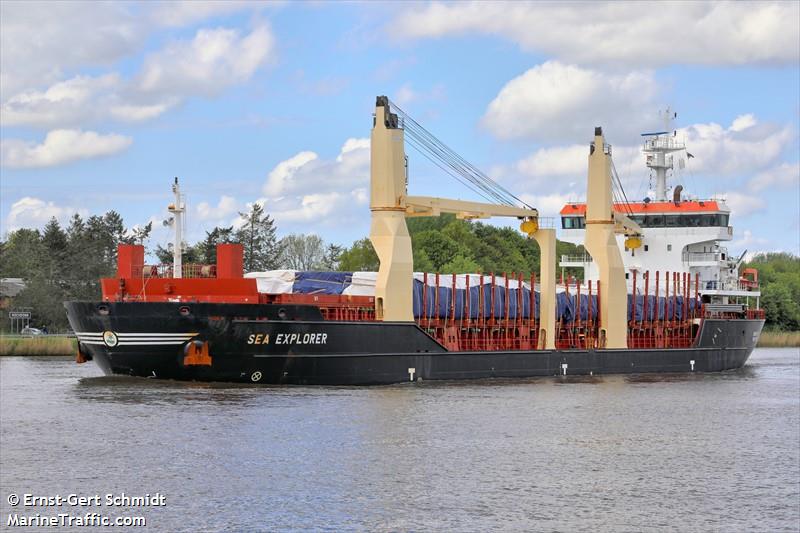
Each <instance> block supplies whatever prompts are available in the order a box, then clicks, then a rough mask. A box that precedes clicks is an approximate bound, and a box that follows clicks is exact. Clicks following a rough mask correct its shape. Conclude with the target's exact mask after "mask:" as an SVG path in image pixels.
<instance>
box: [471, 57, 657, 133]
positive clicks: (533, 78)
mask: <svg viewBox="0 0 800 533" xmlns="http://www.w3.org/2000/svg"><path fill="white" fill-rule="evenodd" d="M656 95H657V86H656V81H655V78H654V77H653V74H652V72H649V71H634V72H630V73H628V74H624V75H618V74H608V73H604V72H600V71H596V70H591V69H586V68H581V67H578V66H575V65H566V64H563V63H560V62H558V61H548V62H546V63H543V64H541V65H537V66H535V67H533V68H531V69H530V70H528V71H527V72H525V73H524V74H522V75H520V76H518V77H516V78H514V79H513V80H511V81H509V82H508V83H506V85H505V86H504V87H503V88H502V89H501V90H500V92H499V93H498V95H497V96H496V97H495V98H494V100H492V102H491V103H490V104H489V107H488V109H487V110H486V114H485V115H484V117H483V124H484V125H485V126H486V127H487V128H488V129H489V130H490V131H491V132H492V133H494V135H495V136H497V137H498V138H500V139H513V138H528V139H539V140H543V141H550V142H552V141H559V140H562V141H563V140H572V141H577V140H587V141H588V140H591V138H592V136H593V134H594V126H603V127H604V130H605V133H606V135H607V136H610V138H611V139H612V140H613V139H615V138H616V139H620V138H625V137H629V136H631V135H636V134H638V133H640V132H641V131H642V130H641V128H643V127H645V126H646V125H648V124H651V123H652V122H653V115H652V114H651V113H652V112H654V110H655V108H656V105H655V97H656ZM650 110H653V111H650Z"/></svg>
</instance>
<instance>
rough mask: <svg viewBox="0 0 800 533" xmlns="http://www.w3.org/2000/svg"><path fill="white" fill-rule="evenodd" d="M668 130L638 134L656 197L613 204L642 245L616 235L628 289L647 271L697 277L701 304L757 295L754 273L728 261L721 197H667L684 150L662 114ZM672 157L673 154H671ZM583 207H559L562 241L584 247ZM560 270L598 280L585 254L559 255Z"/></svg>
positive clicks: (678, 189) (678, 190) (729, 232)
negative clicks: (633, 224) (637, 229)
mask: <svg viewBox="0 0 800 533" xmlns="http://www.w3.org/2000/svg"><path fill="white" fill-rule="evenodd" d="M666 116H667V123H666V126H667V127H668V129H667V130H666V131H659V132H653V133H645V134H642V135H643V136H644V137H645V138H646V139H645V141H644V145H643V147H642V152H643V153H644V155H645V156H646V160H645V162H646V165H647V167H648V168H650V169H651V173H652V174H651V175H652V177H653V178H654V180H655V187H654V189H655V199H652V200H651V199H650V198H645V199H644V200H642V201H638V202H625V203H617V204H615V205H614V210H615V211H618V212H620V213H624V214H626V215H627V216H628V217H629V218H631V219H632V220H633V221H634V222H637V223H638V224H639V226H641V228H642V231H643V238H642V242H641V246H640V247H638V248H635V249H628V248H626V247H625V236H624V235H618V236H617V243H618V245H619V247H620V249H621V250H623V253H622V257H623V262H624V264H625V272H626V274H625V276H626V278H627V279H628V280H629V288H630V289H632V286H631V285H632V281H631V280H632V279H633V277H634V276H637V277H638V279H639V286H638V287H637V292H640V290H641V281H642V276H643V274H644V273H645V272H647V271H649V272H651V275H652V273H655V272H656V271H659V272H662V275H663V273H664V272H670V273H675V272H677V273H679V274H683V273H688V274H689V275H690V276H691V280H692V282H694V280H695V279H696V276H697V275H699V279H700V285H699V292H700V294H701V295H702V297H703V300H704V301H706V302H712V303H729V302H730V303H733V302H734V301H738V300H739V299H741V298H745V299H747V298H751V297H752V298H756V299H758V298H759V296H760V292H759V291H758V284H757V278H756V276H757V274H756V273H755V272H754V271H745V272H743V273H742V274H743V275H740V272H739V266H740V264H741V259H742V258H741V257H731V256H730V255H729V253H728V250H727V249H726V248H725V246H723V243H724V242H726V241H730V240H732V239H733V227H732V226H731V225H730V216H731V211H730V209H729V208H728V206H727V205H726V204H725V201H724V199H720V198H715V199H710V200H697V199H685V198H684V197H683V195H682V191H683V187H682V186H681V185H677V186H675V187H674V189H673V190H672V197H671V198H668V196H667V194H668V193H667V179H668V177H669V174H670V171H671V170H672V169H673V165H674V163H675V162H676V161H677V163H678V165H681V166H683V164H684V159H683V158H682V157H678V158H677V159H676V155H677V156H680V155H682V154H680V152H683V153H686V152H685V150H686V148H685V146H684V144H683V143H682V142H680V141H678V140H677V139H676V135H675V133H674V131H672V130H671V120H672V119H673V118H674V114H673V113H672V112H670V111H669V110H668V111H667V113H666ZM673 154H676V155H673ZM585 214H586V205H585V204H583V203H569V204H567V205H565V206H564V207H563V208H562V209H561V228H562V229H561V237H560V238H561V240H564V241H567V242H571V243H573V244H583V243H584V238H585V225H586V218H585ZM560 266H561V267H579V268H583V269H584V274H585V275H584V280H596V279H598V274H599V272H598V270H597V268H596V266H595V264H594V263H593V262H592V259H591V257H589V256H588V254H587V255H584V256H580V257H570V256H562V257H561V261H560Z"/></svg>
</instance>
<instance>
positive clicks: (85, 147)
mask: <svg viewBox="0 0 800 533" xmlns="http://www.w3.org/2000/svg"><path fill="white" fill-rule="evenodd" d="M132 142H133V140H132V139H131V138H130V137H125V136H124V135H117V134H114V133H111V134H107V135H103V134H100V133H96V132H94V131H81V130H53V131H51V132H49V133H48V134H47V136H46V137H45V138H44V141H42V142H41V143H39V144H36V143H33V142H28V141H22V140H18V139H8V140H4V141H3V142H2V144H0V162H2V165H3V166H5V167H12V168H31V167H50V166H55V165H61V164H64V163H69V162H72V161H76V160H79V159H90V158H95V157H103V156H109V155H112V154H115V153H117V152H121V151H122V150H125V149H126V148H128V147H129V146H130V145H131V143H132Z"/></svg>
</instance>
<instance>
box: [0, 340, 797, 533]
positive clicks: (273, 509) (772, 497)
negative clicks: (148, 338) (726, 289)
mask: <svg viewBox="0 0 800 533" xmlns="http://www.w3.org/2000/svg"><path fill="white" fill-rule="evenodd" d="M0 376H1V378H0V379H1V381H0V385H1V388H0V430H1V431H0V490H1V491H2V499H1V502H0V509H2V525H0V529H3V530H5V529H9V530H22V529H28V530H33V531H50V530H53V531H56V530H58V528H45V527H28V528H22V527H8V520H9V516H10V515H11V514H14V513H16V515H17V516H18V517H31V516H33V515H36V514H38V515H41V516H57V515H58V514H59V513H64V514H70V515H74V516H79V517H85V515H87V513H97V514H98V515H104V516H108V517H111V518H112V519H113V517H116V516H127V517H132V516H142V517H144V518H145V520H146V524H147V525H146V527H139V528H133V530H134V531H135V530H140V531H276V530H329V531H350V530H356V531H458V532H468V531H481V532H483V531H492V530H505V531H726V532H727V531H798V529H799V528H800V351H798V350H797V349H759V350H757V351H756V352H755V353H754V355H753V356H752V357H751V359H750V361H749V363H748V365H747V366H746V367H745V368H744V369H743V370H740V371H736V372H730V373H725V374H716V375H711V374H709V375H680V376H674V375H673V376H656V377H653V376H639V377H602V378H588V379H579V378H567V379H566V380H562V379H557V378H552V379H532V380H524V381H497V380H484V381H477V382H452V383H433V382H427V383H422V384H409V385H402V386H388V387H375V388H342V387H326V388H308V387H284V388H281V387H275V388H264V387H249V386H231V385H207V384H193V383H173V382H160V381H155V380H147V379H134V378H112V377H102V376H101V373H100V371H99V369H98V368H97V367H96V366H94V365H93V364H92V363H89V364H86V365H76V364H74V363H73V362H72V361H71V360H69V359H66V358H45V357H35V358H9V357H6V358H2V359H1V360H0ZM26 493H27V494H33V495H37V496H51V497H55V496H58V495H61V496H62V497H65V498H66V497H67V496H69V495H70V494H76V495H81V496H87V497H89V496H91V497H93V496H95V495H100V499H101V501H100V502H99V503H100V505H96V503H97V502H96V501H94V502H92V503H91V505H90V506H88V507H86V506H85V507H73V506H71V505H69V504H62V506H60V507H59V506H51V507H46V506H43V505H31V506H25V505H24V503H20V504H19V505H17V506H16V507H12V506H10V505H9V503H8V499H9V496H10V495H11V494H16V495H18V496H19V497H20V498H22V497H24V494H26ZM122 493H125V495H130V496H144V495H145V494H150V495H151V497H152V496H154V495H155V494H156V493H159V494H161V495H164V496H165V505H163V506H145V507H142V506H135V505H130V504H129V502H126V501H124V500H121V504H120V505H107V501H106V500H105V497H106V495H107V494H113V495H114V497H120V496H121V495H122ZM112 503H119V501H117V502H112ZM111 529H112V530H113V529H114V528H111ZM125 529H127V528H125ZM74 530H80V531H95V530H102V529H96V528H92V527H81V528H76V529H74ZM104 530H105V531H108V530H109V528H105V529H104Z"/></svg>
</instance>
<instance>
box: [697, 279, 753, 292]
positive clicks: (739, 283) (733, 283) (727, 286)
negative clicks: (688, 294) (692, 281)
mask: <svg viewBox="0 0 800 533" xmlns="http://www.w3.org/2000/svg"><path fill="white" fill-rule="evenodd" d="M700 287H701V288H702V290H706V291H739V292H749V291H757V290H758V282H757V281H752V280H748V279H739V280H723V281H719V280H701V281H700Z"/></svg>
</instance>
